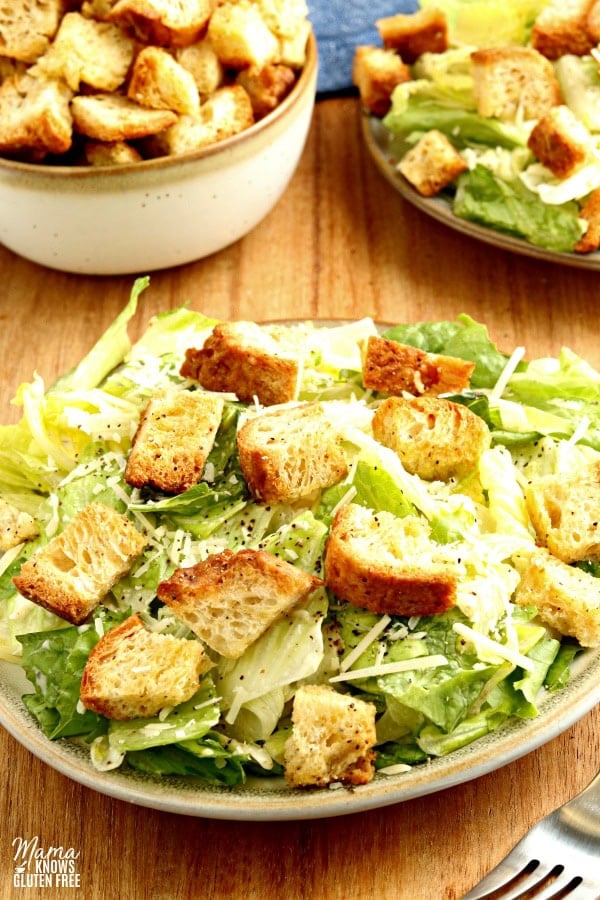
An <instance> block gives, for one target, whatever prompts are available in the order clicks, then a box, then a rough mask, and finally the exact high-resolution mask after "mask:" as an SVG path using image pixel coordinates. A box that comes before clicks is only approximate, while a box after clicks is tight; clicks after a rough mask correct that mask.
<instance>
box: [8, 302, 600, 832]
mask: <svg viewBox="0 0 600 900" xmlns="http://www.w3.org/2000/svg"><path fill="white" fill-rule="evenodd" d="M354 321H357V320H352V319H348V318H331V317H329V318H322V319H316V318H315V319H310V318H308V319H291V318H285V319H268V320H267V319H262V320H261V322H262V324H281V325H283V324H285V325H298V324H304V323H312V324H313V325H315V326H316V327H329V328H331V327H337V326H341V325H344V324H351V323H352V322H354ZM375 324H376V327H377V328H378V329H379V330H382V329H386V328H389V327H392V326H393V324H394V323H391V322H379V321H378V322H375ZM573 671H574V676H573V678H572V680H571V681H570V682H569V684H567V685H566V687H564V688H563V689H562V690H561V691H558V692H557V693H555V694H546V695H544V697H543V700H542V702H541V709H540V712H539V715H538V716H537V717H536V718H532V719H520V720H519V719H514V718H513V719H510V720H508V721H507V722H506V723H505V724H504V725H503V726H501V727H500V728H499V729H498V730H497V731H495V732H492V733H490V734H488V735H486V736H484V737H482V738H479V739H478V740H476V741H474V742H473V743H472V744H469V745H467V746H466V747H463V748H460V749H459V750H455V751H453V752H452V753H450V754H449V755H448V756H445V757H439V758H437V759H433V760H430V761H428V762H426V763H423V764H422V765H418V766H415V767H413V768H412V769H411V770H410V771H407V772H403V773H400V774H397V775H382V774H379V773H377V774H376V775H375V778H374V779H373V781H371V782H369V783H368V784H366V785H359V786H355V787H346V786H341V785H335V786H334V787H330V788H308V789H302V790H298V789H292V788H288V787H285V785H284V782H283V779H282V778H277V779H273V778H268V777H267V778H255V779H249V780H248V782H247V784H246V785H243V786H237V787H214V786H210V785H205V784H204V783H201V782H199V781H198V780H194V779H191V778H190V779H185V778H181V777H177V776H150V775H143V774H141V773H138V772H135V771H133V770H121V769H116V770H112V771H109V772H100V771H98V770H96V769H95V768H94V767H93V765H92V763H91V760H90V757H89V752H88V751H85V750H83V749H82V748H81V747H79V746H78V745H77V743H75V742H74V741H72V740H69V739H64V738H63V739H60V740H57V741H51V740H50V739H49V738H47V737H46V736H45V735H44V734H43V732H42V731H41V730H40V728H39V725H38V724H37V721H36V720H35V719H34V717H33V716H32V715H31V713H30V712H29V711H28V710H27V708H26V707H25V705H24V704H23V702H22V700H21V696H22V693H23V691H25V690H26V689H27V685H28V684H29V683H28V681H27V679H26V677H25V673H24V671H23V669H22V668H21V667H20V666H19V665H18V664H16V663H12V662H8V661H7V660H1V659H0V726H2V727H4V729H5V730H6V731H7V732H8V733H9V734H11V735H12V737H13V738H15V740H16V741H17V742H18V743H20V744H21V745H22V746H23V747H24V748H25V749H26V750H28V751H29V752H31V753H33V755H34V756H36V757H37V758H38V759H40V760H41V761H42V762H44V763H45V764H46V765H48V766H50V767H51V768H53V769H55V770H56V771H58V772H60V773H61V774H62V775H65V776H66V777H68V778H70V779H71V780H72V781H75V782H76V783H79V784H81V785H83V786H84V787H87V788H89V789H91V790H94V791H96V792H97V793H100V794H104V795H105V796H109V797H112V798H113V799H118V800H122V801H125V802H128V803H131V804H133V805H136V806H141V807H147V808H152V809H156V810H159V811H162V812H169V813H174V814H179V815H187V816H194V817H202V818H207V819H220V820H229V821H255V822H261V821H262V822H272V821H299V820H306V819H321V818H330V817H337V816H343V815H349V814H353V813H357V812H365V811H368V810H373V809H380V808H383V807H386V806H391V805H395V804H397V803H401V802H405V801H407V800H413V799H416V798H418V797H423V796H426V795H428V794H432V793H437V792H438V791H440V790H445V789H446V788H450V787H454V786H456V785H458V784H464V783H466V782H468V781H473V780H475V779H477V778H480V777H481V776H483V775H486V774H489V773H490V772H493V771H495V770H497V769H499V768H502V767H504V766H505V765H508V764H509V763H511V762H514V761H515V760H517V759H519V758H521V757H523V756H526V755H527V754H529V753H531V752H532V751H533V750H536V749H538V748H539V747H541V746H543V745H544V744H545V743H547V742H549V741H550V740H552V739H553V738H555V737H558V736H559V735H560V734H562V733H563V732H565V731H566V730H567V729H568V728H570V727H571V726H572V725H574V724H575V723H576V722H577V721H579V720H580V719H581V718H583V717H584V716H585V715H586V714H588V713H589V712H591V711H592V709H594V707H595V706H596V705H597V704H600V647H599V648H594V649H592V648H585V649H584V650H583V651H582V652H581V654H580V655H579V656H578V658H576V660H575V663H574V666H573ZM11 676H13V677H11ZM490 747H491V749H492V752H491V753H490V752H489V751H490ZM432 773H433V776H432ZM438 773H441V774H439V776H438ZM436 776H438V777H436ZM259 784H260V786H261V789H260V790H257V789H256V787H257V785H259Z"/></svg>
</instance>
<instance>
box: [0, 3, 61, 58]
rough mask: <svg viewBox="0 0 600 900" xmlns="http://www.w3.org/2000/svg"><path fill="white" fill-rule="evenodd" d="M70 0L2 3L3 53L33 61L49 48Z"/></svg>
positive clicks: (0, 39) (0, 53)
mask: <svg viewBox="0 0 600 900" xmlns="http://www.w3.org/2000/svg"><path fill="white" fill-rule="evenodd" d="M66 9H67V2H66V0H44V2H40V0H38V2H32V0H10V3H3V4H2V6H0V56H9V57H10V58H11V59H16V60H20V61H21V62H26V63H33V62H35V61H36V59H39V57H40V56H42V54H43V53H45V52H46V50H47V49H48V45H49V44H50V41H51V40H52V39H53V38H54V35H55V34H56V32H57V30H58V26H59V23H60V20H61V17H62V16H63V14H64V13H65V11H66Z"/></svg>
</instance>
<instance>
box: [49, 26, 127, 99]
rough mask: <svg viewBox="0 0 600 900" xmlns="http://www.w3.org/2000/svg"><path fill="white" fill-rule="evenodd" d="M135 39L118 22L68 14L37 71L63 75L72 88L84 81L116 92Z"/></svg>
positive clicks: (73, 89)
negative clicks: (113, 22) (99, 20)
mask: <svg viewBox="0 0 600 900" xmlns="http://www.w3.org/2000/svg"><path fill="white" fill-rule="evenodd" d="M134 50H135V42H134V41H133V40H132V39H131V38H130V37H128V36H127V35H126V34H125V32H124V31H123V30H122V29H121V28H119V26H118V25H113V24H112V23H111V22H96V21H95V20H94V19H88V18H86V17H85V16H82V15H81V14H80V13H78V12H71V13H67V15H66V16H65V17H64V18H63V20H62V21H61V23H60V28H59V29H58V33H57V35H56V38H55V39H54V41H53V42H52V44H51V46H50V48H49V49H48V52H47V53H45V54H44V56H43V57H42V58H41V59H40V60H39V62H38V63H37V65H36V67H35V71H36V73H38V74H41V75H45V76H46V77H48V78H62V79H63V80H64V81H66V83H67V84H68V85H69V87H70V88H71V90H72V91H78V90H79V88H80V86H81V84H82V83H83V84H86V85H89V86H90V87H93V88H96V89H97V90H99V91H116V90H117V88H119V87H120V86H121V85H122V84H123V82H124V81H125V78H126V76H127V73H128V71H129V67H130V66H131V63H132V61H133V54H134Z"/></svg>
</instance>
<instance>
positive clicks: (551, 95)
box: [471, 47, 563, 122]
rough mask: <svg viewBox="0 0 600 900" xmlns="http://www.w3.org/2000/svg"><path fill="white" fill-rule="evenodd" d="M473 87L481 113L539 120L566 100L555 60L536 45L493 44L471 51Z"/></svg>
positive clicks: (506, 119) (502, 117)
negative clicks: (510, 45) (507, 45)
mask: <svg viewBox="0 0 600 900" xmlns="http://www.w3.org/2000/svg"><path fill="white" fill-rule="evenodd" d="M471 69H472V73H473V89H474V94H475V103H476V105H477V112H478V113H479V115H481V116H487V117H492V118H496V119H501V120H502V121H509V122H510V121H514V120H515V119H516V118H517V116H518V115H522V116H523V118H525V119H539V118H540V117H541V116H543V115H544V114H545V113H546V112H548V110H549V109H551V108H552V107H553V106H558V105H559V104H561V103H562V102H563V99H562V93H561V90H560V85H559V83H558V79H557V77H556V74H555V72H554V68H553V66H552V63H551V62H550V61H549V60H548V59H546V57H545V56H542V54H541V53H538V51H537V50H534V49H533V47H492V48H490V49H484V50H475V51H474V52H473V53H472V54H471Z"/></svg>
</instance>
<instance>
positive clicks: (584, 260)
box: [361, 113, 600, 270]
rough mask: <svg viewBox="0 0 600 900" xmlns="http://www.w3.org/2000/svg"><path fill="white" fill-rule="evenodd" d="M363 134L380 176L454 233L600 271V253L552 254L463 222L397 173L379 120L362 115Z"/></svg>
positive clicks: (441, 201)
mask: <svg viewBox="0 0 600 900" xmlns="http://www.w3.org/2000/svg"><path fill="white" fill-rule="evenodd" d="M361 124H362V132H363V136H364V140H365V143H366V146H367V148H368V150H369V152H370V154H371V157H372V159H373V161H374V162H375V164H376V166H377V168H378V169H379V171H380V172H381V174H382V175H383V176H384V177H385V178H386V179H387V180H388V182H389V183H390V184H391V185H392V187H394V188H395V190H396V191H398V193H399V194H400V196H401V197H403V199H404V200H406V201H407V202H408V203H410V204H412V205H413V206H414V207H416V208H417V209H419V210H420V211H421V212H423V213H425V214H426V215H428V216H431V218H433V219H437V221H438V222H441V223H442V224H443V225H447V226H448V227H449V228H452V229H453V230H454V231H458V232H460V233H461V234H465V235H467V236H468V237H472V238H474V239H475V240H478V241H482V242H483V243H486V244H490V245H491V246H493V247H498V248H499V249H501V250H508V251H510V252H511V253H516V254H519V255H521V256H528V257H530V258H533V259H539V260H541V261H543V262H550V263H562V264H563V265H566V266H572V267H574V268H579V269H592V270H600V252H595V253H566V252H561V251H558V250H549V249H547V248H546V247H538V246H536V245H534V244H530V243H529V242H528V241H526V240H524V239H522V238H518V237H513V236H512V235H509V234H503V233H502V232H500V231H496V230H494V229H492V228H488V227H486V226H485V225H480V224H478V223H477V222H471V221H468V220H467V219H461V218H460V217H459V216H457V215H455V213H454V212H453V211H452V207H451V204H450V201H449V200H448V199H446V198H445V197H444V196H443V195H437V196H435V197H423V196H421V194H419V193H418V191H416V190H415V189H414V188H413V187H412V186H411V185H410V184H409V183H408V181H406V179H405V178H404V177H403V176H402V175H401V174H400V172H399V171H398V169H397V162H398V160H397V159H396V157H395V155H394V148H393V140H394V136H393V135H392V134H391V133H390V132H389V131H388V129H387V128H386V127H385V126H384V124H383V122H382V120H381V119H379V118H377V116H373V115H369V114H368V113H363V114H362V123H361Z"/></svg>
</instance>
